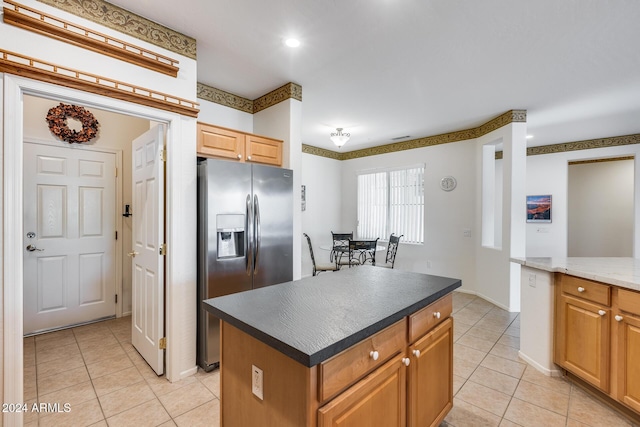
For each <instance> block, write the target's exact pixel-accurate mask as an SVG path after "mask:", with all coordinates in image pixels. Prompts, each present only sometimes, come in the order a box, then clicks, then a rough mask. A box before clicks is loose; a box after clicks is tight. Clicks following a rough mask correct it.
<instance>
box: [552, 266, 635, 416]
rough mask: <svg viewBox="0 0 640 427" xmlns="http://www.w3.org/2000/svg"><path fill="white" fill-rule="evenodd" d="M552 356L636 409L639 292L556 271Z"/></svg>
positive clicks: (619, 400) (608, 394)
mask: <svg viewBox="0 0 640 427" xmlns="http://www.w3.org/2000/svg"><path fill="white" fill-rule="evenodd" d="M555 283H556V294H555V316H556V317H555V328H554V362H555V363H556V364H558V365H560V366H561V367H563V368H564V369H566V370H567V371H568V372H570V373H571V374H573V375H575V376H576V377H578V378H580V379H582V380H584V381H586V382H587V383H588V384H591V385H593V386H595V387H597V388H598V389H599V390H601V391H602V392H604V393H605V394H606V395H607V396H608V398H610V399H612V401H613V402H617V403H622V404H623V405H624V406H626V407H627V408H630V409H631V410H633V411H635V412H636V413H640V364H639V363H638V359H640V292H635V291H631V290H627V289H624V288H619V287H617V286H610V285H607V284H603V283H598V282H594V281H591V280H587V279H582V278H578V277H573V276H568V275H565V274H561V273H557V274H556V280H555Z"/></svg>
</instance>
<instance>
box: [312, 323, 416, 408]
mask: <svg viewBox="0 0 640 427" xmlns="http://www.w3.org/2000/svg"><path fill="white" fill-rule="evenodd" d="M405 319H406V318H405ZM405 319H402V320H401V321H399V322H397V323H395V324H393V325H391V326H389V327H388V328H386V329H384V330H382V331H380V332H378V333H377V334H375V335H372V336H370V337H369V338H367V339H365V340H363V341H361V342H360V343H358V344H356V345H354V346H353V347H350V348H348V349H347V350H345V351H343V352H342V353H339V354H336V355H335V356H333V357H332V358H331V359H329V360H326V361H324V362H323V363H321V364H320V369H319V371H318V376H319V378H318V396H319V399H320V401H321V402H324V401H326V400H328V399H330V398H331V397H333V396H335V395H336V394H338V393H339V392H340V391H342V390H344V389H346V388H347V387H348V386H349V385H351V384H353V383H354V382H356V381H357V380H359V379H360V378H362V377H363V376H364V375H366V374H367V373H369V372H371V371H372V370H373V369H375V368H377V367H378V366H380V365H382V364H383V363H384V362H385V361H387V360H389V359H390V358H391V357H393V356H395V355H396V354H398V353H400V352H402V351H403V350H404V347H405V346H406V345H407V343H406V333H407V325H406V320H405ZM373 351H377V352H378V359H377V360H373V357H372V355H371V352H373Z"/></svg>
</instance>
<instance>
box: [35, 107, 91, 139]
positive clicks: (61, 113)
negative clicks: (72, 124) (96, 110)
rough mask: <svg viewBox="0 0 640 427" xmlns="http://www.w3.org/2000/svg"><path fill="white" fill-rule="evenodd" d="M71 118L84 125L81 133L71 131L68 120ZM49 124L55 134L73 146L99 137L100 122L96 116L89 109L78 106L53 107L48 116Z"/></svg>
mask: <svg viewBox="0 0 640 427" xmlns="http://www.w3.org/2000/svg"><path fill="white" fill-rule="evenodd" d="M69 117H71V118H72V119H76V120H78V121H80V122H81V123H82V130H81V131H80V132H78V131H76V130H73V129H69V126H68V124H67V119H68V118H69ZM46 120H47V123H49V129H50V130H51V132H53V134H54V135H55V136H56V137H57V138H59V139H61V140H62V141H67V142H69V143H71V144H74V143H78V144H79V143H82V142H89V141H91V140H92V139H93V138H95V137H96V136H97V135H98V125H99V123H98V121H97V120H96V118H95V116H94V115H93V114H92V113H91V112H90V111H89V110H87V109H85V108H83V107H80V106H78V105H68V104H62V103H60V105H58V106H57V107H53V108H51V109H50V110H49V113H48V114H47V118H46Z"/></svg>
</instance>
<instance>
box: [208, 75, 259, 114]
mask: <svg viewBox="0 0 640 427" xmlns="http://www.w3.org/2000/svg"><path fill="white" fill-rule="evenodd" d="M197 96H198V98H200V99H204V100H205V101H211V102H215V103H216V104H220V105H224V106H225V107H229V108H235V109H236V110H240V111H243V112H245V113H250V114H253V101H252V100H250V99H247V98H243V97H241V96H238V95H234V94H232V93H229V92H225V91H224V90H221V89H217V88H215V87H211V86H207V85H205V84H203V83H198V94H197Z"/></svg>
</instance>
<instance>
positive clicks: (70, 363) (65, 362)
mask: <svg viewBox="0 0 640 427" xmlns="http://www.w3.org/2000/svg"><path fill="white" fill-rule="evenodd" d="M82 366H84V360H83V359H82V356H81V355H80V354H79V353H78V354H76V355H74V356H72V357H69V358H67V359H56V360H53V361H51V362H49V363H42V364H40V365H37V368H36V369H37V372H38V376H39V377H40V376H43V377H46V376H49V375H55V374H60V373H62V372H66V371H70V370H71V369H76V368H80V367H82Z"/></svg>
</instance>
